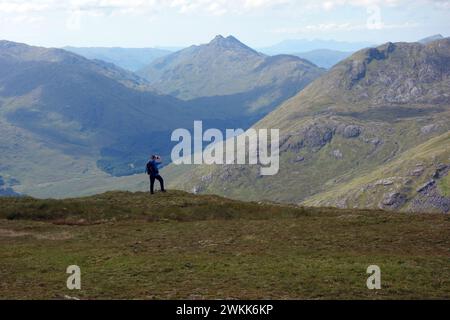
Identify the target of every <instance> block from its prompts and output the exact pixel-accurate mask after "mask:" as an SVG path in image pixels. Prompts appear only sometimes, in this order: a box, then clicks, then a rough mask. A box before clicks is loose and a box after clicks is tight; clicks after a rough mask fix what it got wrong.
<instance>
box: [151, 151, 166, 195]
mask: <svg viewBox="0 0 450 320" xmlns="http://www.w3.org/2000/svg"><path fill="white" fill-rule="evenodd" d="M160 165H161V157H160V156H157V155H152V156H151V158H150V161H149V162H148V163H147V167H146V172H147V174H148V175H149V176H150V193H151V194H154V193H155V192H154V190H153V188H154V185H155V180H158V181H159V184H160V185H161V191H162V192H166V190H165V189H164V180H163V178H162V177H161V176H160V175H159V169H158V167H159V166H160Z"/></svg>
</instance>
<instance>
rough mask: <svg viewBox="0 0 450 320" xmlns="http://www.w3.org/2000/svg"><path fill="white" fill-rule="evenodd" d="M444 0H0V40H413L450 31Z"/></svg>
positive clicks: (150, 43)
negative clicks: (217, 38) (231, 36)
mask: <svg viewBox="0 0 450 320" xmlns="http://www.w3.org/2000/svg"><path fill="white" fill-rule="evenodd" d="M449 31H450V0H412V1H407V0H326V1H317V0H26V1H19V0H0V39H6V40H11V41H17V42H25V43H29V44H33V45H43V46H54V47H61V46H65V45H72V46H122V47H155V46H177V47H178V46H188V45H191V44H200V43H205V42H208V41H209V40H211V39H212V38H213V37H214V36H215V35H217V34H222V35H225V36H226V35H230V34H232V35H234V36H236V37H237V38H239V39H240V40H241V41H243V42H245V43H246V44H248V45H251V46H253V47H264V46H270V45H272V44H275V43H277V42H280V41H282V40H286V39H300V38H301V39H334V40H341V41H369V42H372V43H382V42H386V41H414V40H417V39H419V38H422V37H425V36H428V35H431V34H436V33H441V34H443V35H444V36H449V35H450V32H449Z"/></svg>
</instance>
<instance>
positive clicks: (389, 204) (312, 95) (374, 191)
mask: <svg viewBox="0 0 450 320" xmlns="http://www.w3.org/2000/svg"><path fill="white" fill-rule="evenodd" d="M255 127H256V128H279V129H280V130H281V141H280V153H281V155H280V157H281V160H280V162H281V163H280V172H279V173H278V175H275V176H260V175H259V168H257V167H255V166H254V167H250V166H237V165H236V166H200V167H195V168H186V167H171V168H168V170H167V172H166V174H167V175H168V176H169V177H170V178H171V179H173V183H172V186H177V187H180V186H182V187H183V188H184V189H186V190H190V191H196V192H204V193H211V192H212V193H218V194H221V195H226V196H230V197H233V198H238V199H247V200H248V199H251V200H258V199H267V200H274V201H281V202H292V203H306V204H313V205H324V204H326V205H332V206H340V207H369V208H375V207H380V208H383V209H392V210H405V211H439V212H448V211H449V207H448V203H449V194H448V189H449V178H448V168H450V158H449V156H450V137H449V135H448V132H449V130H450V39H449V38H446V39H443V40H438V41H433V42H430V43H428V44H426V45H423V44H420V43H387V44H384V45H382V46H379V47H377V48H370V49H364V50H361V51H359V52H357V53H355V54H354V55H352V56H351V57H350V58H348V59H346V60H344V61H342V62H341V63H339V64H338V65H336V66H335V67H334V68H332V69H331V70H330V71H329V72H328V73H327V74H326V75H324V76H322V77H321V78H319V79H317V80H316V81H315V82H313V83H312V84H311V85H309V86H308V87H307V88H305V89H304V90H303V91H301V92H300V93H299V94H298V95H297V96H295V97H293V98H292V99H290V100H288V101H286V102H285V103H283V104H282V105H281V106H280V107H279V108H277V109H276V110H275V111H274V112H272V113H271V114H269V115H268V116H267V117H265V118H264V119H263V120H261V121H260V122H259V123H257V124H256V125H255ZM169 180H170V179H169Z"/></svg>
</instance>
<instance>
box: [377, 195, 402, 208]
mask: <svg viewBox="0 0 450 320" xmlns="http://www.w3.org/2000/svg"><path fill="white" fill-rule="evenodd" d="M405 202H406V195H404V194H402V193H399V192H390V193H388V194H386V195H385V196H384V198H383V200H382V201H381V204H380V207H381V208H386V209H397V208H399V207H401V206H402V205H404V204H405Z"/></svg>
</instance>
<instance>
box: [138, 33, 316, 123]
mask: <svg viewBox="0 0 450 320" xmlns="http://www.w3.org/2000/svg"><path fill="white" fill-rule="evenodd" d="M323 72H324V70H322V69H320V68H318V67H317V66H315V65H314V64H312V63H310V62H308V61H306V60H303V59H300V58H298V57H296V56H289V55H279V56H273V57H269V56H266V55H264V54H261V53H259V52H257V51H255V50H253V49H251V48H249V47H248V46H246V45H245V44H243V43H241V42H240V41H239V40H237V39H236V38H234V37H232V36H229V37H227V38H224V37H222V36H217V37H216V38H215V39H213V40H212V41H211V42H210V43H208V44H204V45H200V46H191V47H189V48H187V49H184V50H181V51H179V52H176V53H173V54H171V55H168V56H166V57H163V58H160V59H157V60H155V61H154V62H153V63H151V64H150V65H149V66H148V67H145V68H143V69H142V70H141V71H140V72H139V74H140V75H141V76H143V77H145V78H146V79H147V80H148V81H149V82H150V83H151V84H152V86H153V87H154V88H155V89H156V90H158V91H159V92H162V93H164V94H169V95H173V96H176V97H178V98H181V99H184V100H193V99H199V98H201V99H199V100H194V102H195V103H200V104H202V103H204V101H205V97H206V99H207V103H208V104H210V106H211V107H213V106H215V109H216V110H221V109H227V110H228V109H232V108H238V109H239V113H240V114H242V112H243V110H244V111H246V112H247V114H250V115H251V114H255V113H256V114H266V113H267V112H269V111H271V110H273V108H274V107H276V106H277V105H278V104H279V103H281V102H283V101H284V100H286V99H287V98H290V97H292V96H293V95H295V94H296V93H297V92H298V91H300V90H301V89H302V88H304V87H305V86H306V85H308V84H309V83H310V82H311V81H313V80H314V79H316V78H317V77H318V76H320V75H321V74H323ZM208 98H209V99H208Z"/></svg>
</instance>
